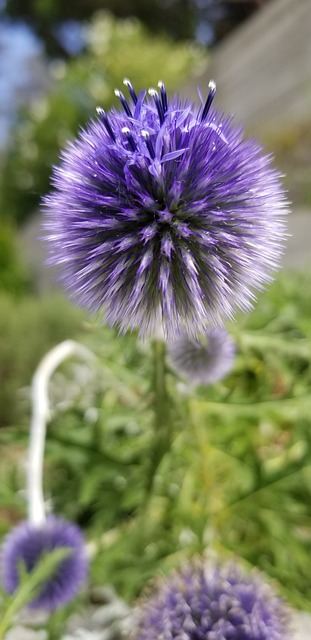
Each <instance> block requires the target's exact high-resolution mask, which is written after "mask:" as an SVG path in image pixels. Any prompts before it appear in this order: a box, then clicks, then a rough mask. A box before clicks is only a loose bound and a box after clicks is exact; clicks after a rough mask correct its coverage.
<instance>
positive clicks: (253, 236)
mask: <svg viewBox="0 0 311 640" xmlns="http://www.w3.org/2000/svg"><path fill="white" fill-rule="evenodd" d="M125 85H126V86H127V88H128V90H129V99H127V98H126V96H125V95H124V94H123V93H121V92H120V91H119V92H117V95H118V97H119V99H120V102H121V111H117V110H115V109H112V110H111V111H110V112H109V113H105V112H104V111H103V110H102V109H98V111H97V113H98V118H97V119H96V120H92V121H91V122H90V123H89V124H88V126H87V127H86V129H84V130H82V131H81V132H80V134H79V136H78V137H77V138H76V140H75V141H74V142H71V143H69V144H68V146H67V148H66V149H65V151H64V152H63V153H62V156H61V162H60V165H59V166H58V167H56V168H55V169H54V173H53V177H52V183H53V185H54V187H55V189H54V191H53V192H52V193H51V194H50V195H48V196H47V197H46V198H45V199H44V205H43V210H44V213H45V222H44V228H45V236H46V239H47V241H48V242H49V245H50V262H51V263H52V264H56V265H59V267H60V271H61V278H62V280H63V282H64V284H65V286H66V288H67V289H68V291H69V292H70V294H71V296H72V297H73V298H75V299H76V300H77V301H78V302H79V303H81V304H82V306H84V307H86V308H87V309H88V310H90V311H91V312H95V313H99V314H100V315H103V316H104V317H105V318H106V320H107V321H108V322H109V323H110V324H111V325H117V326H118V327H120V328H121V330H122V331H126V330H128V329H138V330H139V332H140V333H141V334H142V335H147V334H151V333H153V332H154V331H156V330H157V327H158V326H159V325H162V326H163V329H164V332H165V334H166V335H167V336H176V335H177V334H178V333H179V332H180V330H183V331H185V332H186V333H187V334H188V335H189V336H192V337H195V336H197V335H199V334H200V333H204V330H205V329H206V327H207V326H208V325H212V326H219V325H221V324H222V323H223V321H224V320H225V319H226V318H232V317H233V315H234V312H235V311H236V310H237V309H242V310H244V311H246V310H248V309H250V308H251V306H252V302H253V300H254V298H255V296H254V291H255V290H256V289H262V288H263V286H264V285H265V284H266V283H267V282H269V280H270V279H271V272H272V271H273V270H274V269H275V268H277V267H278V264H279V259H280V255H281V253H282V248H283V244H284V235H285V232H284V222H283V218H284V214H285V213H286V212H287V203H286V199H285V196H284V192H283V188H282V186H281V181H280V176H279V173H278V172H277V171H276V170H275V169H274V168H272V166H271V158H270V156H268V155H266V154H265V153H264V152H263V150H262V148H261V147H260V145H259V144H258V143H257V142H256V141H255V140H252V139H246V138H245V137H244V136H243V132H242V129H241V128H240V127H239V126H237V125H236V124H235V123H234V122H233V120H232V118H231V117H226V116H223V115H222V114H220V113H218V112H217V111H216V110H215V109H212V108H211V103H212V100H213V97H214V94H215V85H214V84H213V83H211V84H210V91H209V94H208V97H207V100H206V103H205V105H204V106H203V107H202V108H199V109H197V108H196V107H195V106H194V105H193V104H191V103H187V102H183V101H182V100H181V99H180V98H179V97H174V98H173V99H172V100H171V101H169V100H168V98H167V93H166V90H165V87H164V85H163V83H159V91H157V90H155V89H151V90H150V91H149V94H148V95H146V92H141V93H140V94H139V96H137V94H136V93H135V91H134V89H133V87H132V85H131V84H130V82H129V81H128V80H125Z"/></svg>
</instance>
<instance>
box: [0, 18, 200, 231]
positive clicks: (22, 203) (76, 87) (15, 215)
mask: <svg viewBox="0 0 311 640" xmlns="http://www.w3.org/2000/svg"><path fill="white" fill-rule="evenodd" d="M203 62H204V58H203V54H202V52H201V50H200V49H198V48H197V47H194V45H191V46H190V45H189V44H172V42H171V41H169V40H168V39H167V38H165V37H164V36H163V37H155V36H150V34H149V33H148V32H147V31H146V30H145V29H144V27H143V26H142V25H141V24H140V23H139V22H138V21H137V20H129V19H128V20H123V21H117V20H115V19H114V18H112V16H111V15H109V14H108V13H99V14H98V15H97V16H96V17H95V18H94V20H93V22H92V23H91V24H90V25H89V29H88V47H87V50H86V52H85V53H84V54H83V55H81V56H80V57H79V58H77V59H74V60H71V61H69V62H67V63H66V62H63V61H60V62H54V63H51V65H50V68H51V74H52V78H53V81H52V83H51V87H50V90H49V92H48V94H47V95H46V96H45V97H43V98H42V99H41V100H36V101H35V102H34V103H33V105H32V106H31V108H30V109H29V110H24V111H23V112H21V113H20V120H19V123H18V125H17V126H16V129H15V132H14V133H13V135H12V138H11V140H10V144H9V148H8V150H7V152H6V155H5V157H4V158H3V159H2V165H3V166H2V176H1V178H0V212H1V215H2V216H4V217H5V218H8V219H10V220H12V219H14V220H15V221H17V222H18V223H20V222H22V221H24V220H25V219H26V218H27V217H29V216H30V215H31V214H32V213H33V212H34V211H35V210H36V208H37V207H38V204H39V200H40V197H41V196H42V195H43V194H44V193H46V192H47V191H48V190H49V188H50V187H49V176H50V173H51V166H52V165H53V164H54V163H56V162H57V158H58V155H59V150H60V148H62V147H63V146H64V145H65V144H66V141H67V139H71V138H72V137H73V136H74V135H75V134H76V133H77V130H78V128H79V126H81V125H84V124H85V123H86V122H87V121H88V120H89V119H90V117H92V116H95V107H96V106H97V105H100V106H102V107H104V108H109V107H111V106H112V104H113V103H116V98H115V96H114V89H115V88H116V87H121V86H122V79H123V78H124V77H126V76H129V77H130V78H131V81H132V82H133V83H134V84H135V86H136V87H137V89H139V90H140V89H141V88H143V87H147V88H148V87H150V86H152V85H154V84H156V83H157V82H158V80H159V79H162V80H164V81H165V82H166V85H167V87H168V89H169V90H170V91H171V90H172V89H176V88H177V87H179V86H180V85H181V83H182V82H183V80H184V79H185V78H186V77H187V76H188V75H189V74H190V73H193V72H195V69H196V67H197V66H198V65H202V64H203Z"/></svg>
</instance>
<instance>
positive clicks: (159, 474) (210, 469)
mask: <svg viewBox="0 0 311 640" xmlns="http://www.w3.org/2000/svg"><path fill="white" fill-rule="evenodd" d="M310 294H311V280H310V278H308V277H306V276H302V275H301V274H298V275H288V274H283V276H282V277H281V278H280V279H279V280H278V281H277V282H276V283H275V284H274V285H273V286H272V287H271V288H270V290H269V291H268V292H267V293H265V294H264V295H263V296H262V298H261V300H260V302H259V304H258V306H257V308H256V310H255V311H254V312H253V313H252V314H249V315H248V316H247V315H245V316H243V317H241V318H240V320H239V322H238V323H237V324H236V325H234V326H231V331H232V332H233V333H234V334H235V338H236V341H237V345H238V354H237V358H236V362H235V367H234V370H233V371H232V373H231V374H230V375H229V376H228V377H227V378H226V379H225V381H223V382H221V383H219V384H217V385H214V386H213V387H208V388H205V387H198V388H197V390H195V391H191V392H190V393H189V391H188V389H187V387H186V385H185V384H184V383H182V382H180V381H178V380H176V377H175V375H174V374H173V372H172V371H170V369H169V366H168V364H166V365H165V368H164V370H163V365H164V361H163V353H162V352H161V351H159V352H155V351H154V350H153V346H152V345H151V344H148V343H140V342H139V341H138V342H137V339H136V336H135V335H126V336H117V334H116V333H115V332H114V331H112V330H109V329H108V328H106V327H102V328H99V327H96V326H93V325H89V327H88V331H87V332H86V333H84V335H83V336H82V340H83V342H84V343H86V344H87V346H88V347H90V348H91V349H92V350H93V351H94V353H96V355H97V356H98V368H95V370H94V372H93V377H91V378H88V380H86V378H85V376H84V375H81V371H80V373H79V371H78V370H77V369H76V365H75V363H67V365H66V367H64V368H63V369H62V372H61V373H60V374H56V375H55V377H54V380H53V383H52V385H51V397H53V398H54V412H53V420H52V421H51V424H50V425H49V428H48V440H47V455H46V464H45V485H46V491H47V492H48V494H52V495H53V502H54V507H55V511H56V512H57V513H62V514H64V515H65V516H66V517H67V518H69V519H72V520H75V521H77V522H78V523H79V524H80V525H81V526H83V527H84V528H85V529H86V531H87V535H88V538H89V539H92V540H93V544H94V554H95V555H94V562H93V569H92V581H93V583H95V584H105V583H109V584H112V585H114V587H115V588H116V589H117V591H118V592H119V593H120V595H122V596H123V597H125V598H127V599H129V600H132V599H133V597H134V596H136V595H137V594H139V593H140V591H141V589H142V588H143V587H144V585H145V584H146V580H147V579H149V578H151V577H153V576H155V575H156V574H158V573H159V572H160V573H163V572H166V571H168V570H169V569H171V568H172V567H174V566H176V565H177V564H179V563H180V562H182V560H184V559H185V558H187V557H190V556H191V557H192V556H193V555H194V554H196V553H203V552H205V551H206V550H214V551H215V550H216V551H218V552H219V553H220V554H222V555H224V556H229V557H230V556H232V555H237V556H239V557H242V558H243V559H244V561H245V562H246V563H248V564H249V565H250V566H253V565H255V566H257V567H259V568H261V569H262V570H265V571H266V572H267V574H269V575H270V576H271V577H273V578H275V579H276V580H277V581H278V582H279V583H280V585H281V589H282V591H283V593H284V594H285V595H286V596H287V597H288V599H289V600H290V602H292V603H293V604H294V605H296V606H298V607H299V606H301V607H304V608H308V609H310V601H311V589H310V580H309V557H310V551H311V507H310V505H311V491H310V487H311V482H310V481H311V428H310V427H311V420H310V415H311V401H310V398H311V394H310V391H311V320H310V318H311V295H310ZM155 364H156V367H155ZM155 371H158V372H161V371H162V373H161V374H159V375H160V378H159V377H157V375H154V372H155ZM59 376H60V377H59ZM161 376H162V378H161ZM74 378H77V379H80V382H79V385H80V387H79V385H78V387H79V388H78V392H77V394H76V396H75V398H74V397H73V396H72V397H71V400H70V397H69V396H70V393H69V391H68V389H70V387H71V385H72V381H73V379H74ZM161 379H162V383H163V384H162V386H160V387H159V386H158V383H157V380H158V381H159V380H161ZM163 385H164V386H163ZM62 394H63V395H62ZM62 397H63V402H62V400H61V398H62ZM159 400H160V402H159ZM64 403H65V404H64ZM163 427H164V429H163ZM163 431H164V432H165V433H166V434H167V438H166V439H165V438H164V439H163V437H162V435H163ZM161 433H162V435H161ZM2 434H3V436H2V438H3V442H5V441H6V447H7V450H8V451H10V450H12V448H14V446H16V442H19V443H20V445H21V443H22V438H23V437H24V441H25V435H26V434H24V436H22V435H21V434H20V432H19V435H18V434H17V432H16V431H15V430H14V429H11V430H10V432H9V434H8V431H7V430H4V431H3V432H2ZM0 438H1V432H0ZM13 445H14V446H13ZM155 452H156V455H155ZM6 482H7V484H9V483H10V481H9V478H8V475H6ZM15 489H16V483H15ZM11 499H12V502H13V503H14V500H15V501H17V498H14V493H13V491H12V495H11ZM18 500H20V498H18ZM17 506H18V505H17ZM19 508H20V507H19ZM289 558H290V562H289V560H288V559H289Z"/></svg>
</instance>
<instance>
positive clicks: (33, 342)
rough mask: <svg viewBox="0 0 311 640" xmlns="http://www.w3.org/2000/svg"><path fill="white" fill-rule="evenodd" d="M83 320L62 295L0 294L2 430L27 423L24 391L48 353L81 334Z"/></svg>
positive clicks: (27, 415) (26, 403)
mask: <svg viewBox="0 0 311 640" xmlns="http://www.w3.org/2000/svg"><path fill="white" fill-rule="evenodd" d="M82 319H83V314H82V312H81V311H80V310H78V309H76V308H74V307H72V306H71V305H70V304H69V303H68V302H67V301H66V300H65V299H64V298H63V297H61V296H60V295H54V296H53V297H51V298H46V299H36V298H34V297H32V296H24V297H21V298H15V297H13V296H11V295H9V294H6V293H2V294H0V335H1V341H0V379H1V385H0V426H1V427H4V426H8V425H14V424H16V423H19V422H20V421H22V422H23V423H25V420H27V418H28V417H29V401H28V399H26V398H28V396H27V397H24V398H23V394H22V389H23V387H25V386H28V385H29V384H30V382H31V377H32V375H33V372H34V370H35V368H36V366H37V364H38V363H39V360H40V359H41V358H42V357H43V355H44V354H45V352H46V351H47V350H48V349H50V348H51V347H52V346H54V345H55V344H57V343H58V342H60V341H61V340H64V339H65V338H68V337H72V335H74V333H75V332H77V331H78V330H81V327H82V321H83V320H82ZM25 406H26V407H27V411H25Z"/></svg>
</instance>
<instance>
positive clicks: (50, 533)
mask: <svg viewBox="0 0 311 640" xmlns="http://www.w3.org/2000/svg"><path fill="white" fill-rule="evenodd" d="M61 547H64V548H68V549H70V550H71V553H70V555H69V556H68V557H66V558H65V559H64V560H62V561H61V562H60V564H59V566H58V567H57V569H56V572H55V573H54V575H52V576H51V577H50V578H49V579H48V580H47V581H46V582H45V583H44V584H43V585H42V587H41V590H40V592H39V595H38V596H37V597H36V598H35V599H34V600H33V601H32V602H31V603H30V607H33V608H41V607H42V608H44V609H48V610H53V609H56V608H58V607H60V606H62V605H64V604H66V603H67V602H69V601H70V600H71V599H72V598H73V597H74V596H75V595H76V594H77V592H78V591H79V590H80V589H81V587H82V584H83V582H84V581H85V578H86V575H87V570H88V561H87V558H86V552H85V544H84V540H83V536H82V533H81V531H80V529H79V528H78V527H77V526H76V525H75V524H73V523H71V522H67V521H65V520H62V519H61V518H56V517H55V516H49V517H48V518H47V520H46V521H45V522H44V523H42V524H41V525H38V526H37V525H34V524H31V523H29V522H21V523H20V524H19V525H17V526H16V527H14V529H12V531H10V533H9V534H8V535H7V536H6V538H5V540H4V543H3V546H2V550H1V578H2V583H3V586H4V589H5V590H6V591H7V592H8V593H10V594H12V593H14V592H15V590H16V589H17V587H18V584H19V564H20V562H21V561H22V562H23V563H24V566H25V569H26V571H27V572H28V573H30V572H31V571H32V570H33V569H34V567H35V566H36V565H37V564H38V562H39V560H40V559H41V558H42V556H43V555H44V554H46V553H48V552H51V551H53V550H54V549H58V548H61Z"/></svg>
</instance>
